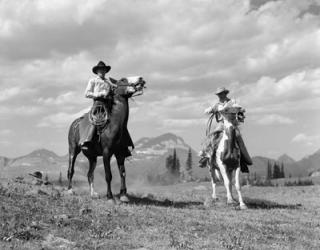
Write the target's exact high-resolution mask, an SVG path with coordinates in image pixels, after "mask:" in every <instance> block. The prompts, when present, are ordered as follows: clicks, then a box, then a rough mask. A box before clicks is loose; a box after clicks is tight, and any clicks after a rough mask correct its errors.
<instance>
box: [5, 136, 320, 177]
mask: <svg viewBox="0 0 320 250" xmlns="http://www.w3.org/2000/svg"><path fill="white" fill-rule="evenodd" d="M135 145H136V149H135V150H134V151H133V157H132V158H131V159H130V160H128V161H126V166H127V171H128V172H129V174H131V176H134V177H137V178H138V177H139V178H138V179H141V178H140V177H142V176H146V175H148V174H154V175H157V174H162V173H164V172H165V171H166V168H165V159H166V157H168V155H170V154H172V152H173V149H174V148H175V149H176V151H177V155H178V157H179V159H180V165H181V168H183V167H184V165H185V162H186V159H187V154H188V150H189V149H191V152H192V158H193V172H194V175H195V176H196V178H201V177H204V176H209V175H208V170H207V169H201V168H199V167H197V164H198V160H199V157H198V154H197V152H196V151H195V150H194V149H192V147H191V146H190V145H188V144H187V143H186V142H185V141H184V139H183V138H182V137H180V136H177V135H175V134H174V133H165V134H161V135H159V136H155V137H142V138H140V139H139V140H137V141H136V143H135ZM252 159H253V166H250V167H249V169H250V172H251V174H254V173H256V174H257V175H259V176H265V175H266V171H267V165H268V162H270V163H271V164H274V163H275V162H278V163H280V164H281V163H283V164H284V166H285V173H286V176H289V175H291V176H308V175H310V174H311V173H312V172H313V171H316V170H317V169H320V166H319V164H318V163H319V162H320V150H317V151H316V152H315V153H314V154H311V155H308V156H306V157H304V158H302V159H301V160H299V161H295V160H294V159H292V158H291V157H290V156H288V155H287V154H283V155H281V156H280V157H278V158H277V159H272V158H268V157H264V156H254V157H252ZM112 165H115V161H114V160H113V161H112ZM67 168H68V157H67V155H64V156H58V155H57V154H56V153H55V152H53V151H50V150H48V149H45V148H40V149H37V150H34V151H32V152H30V153H29V154H26V155H24V156H19V157H16V158H9V157H5V156H1V157H0V169H2V172H8V173H10V171H12V174H19V173H26V172H27V171H29V172H33V171H37V170H44V171H47V172H50V173H52V174H54V175H57V172H58V171H59V172H65V173H66V171H67ZM76 168H78V169H79V168H80V169H81V171H82V175H83V176H85V175H86V171H87V169H88V162H87V161H86V159H85V157H84V156H83V155H82V154H81V156H79V157H78V159H77V162H76ZM97 169H100V170H98V171H99V172H101V174H103V171H104V170H103V167H102V159H101V158H99V159H98V166H97ZM4 170H5V171H4ZM8 175H10V174H8ZM103 175H104V174H103Z"/></svg>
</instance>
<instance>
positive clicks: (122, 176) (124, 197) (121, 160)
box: [116, 155, 129, 202]
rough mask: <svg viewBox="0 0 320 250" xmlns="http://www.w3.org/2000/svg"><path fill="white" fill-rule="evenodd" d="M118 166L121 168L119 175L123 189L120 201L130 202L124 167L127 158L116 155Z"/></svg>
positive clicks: (121, 189) (121, 188)
mask: <svg viewBox="0 0 320 250" xmlns="http://www.w3.org/2000/svg"><path fill="white" fill-rule="evenodd" d="M116 158H117V164H118V168H119V174H120V179H121V187H120V200H121V201H122V202H129V198H128V196H127V187H126V169H125V166H124V161H125V157H124V156H121V155H116Z"/></svg>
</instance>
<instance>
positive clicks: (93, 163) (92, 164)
mask: <svg viewBox="0 0 320 250" xmlns="http://www.w3.org/2000/svg"><path fill="white" fill-rule="evenodd" d="M96 165H97V157H92V158H89V171H88V175H87V176H88V182H89V187H90V195H91V197H98V193H96V192H95V191H94V188H93V180H94V170H95V168H96Z"/></svg>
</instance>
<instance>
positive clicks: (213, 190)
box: [209, 166, 218, 200]
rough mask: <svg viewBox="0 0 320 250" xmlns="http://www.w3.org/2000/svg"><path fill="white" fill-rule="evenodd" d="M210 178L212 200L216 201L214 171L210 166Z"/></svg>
mask: <svg viewBox="0 0 320 250" xmlns="http://www.w3.org/2000/svg"><path fill="white" fill-rule="evenodd" d="M209 171H210V176H211V185H212V196H211V197H212V199H213V200H217V199H218V198H217V194H216V176H215V169H214V168H213V167H212V166H209Z"/></svg>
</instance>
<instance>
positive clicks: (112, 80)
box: [109, 77, 118, 84]
mask: <svg viewBox="0 0 320 250" xmlns="http://www.w3.org/2000/svg"><path fill="white" fill-rule="evenodd" d="M109 79H110V82H111V83H114V84H116V83H117V82H118V80H116V79H114V78H112V77H109Z"/></svg>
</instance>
